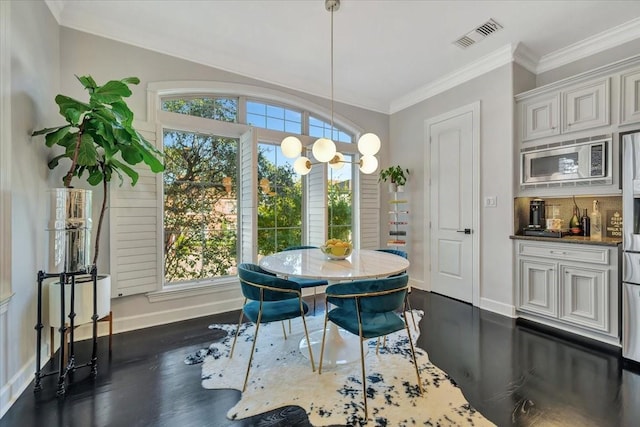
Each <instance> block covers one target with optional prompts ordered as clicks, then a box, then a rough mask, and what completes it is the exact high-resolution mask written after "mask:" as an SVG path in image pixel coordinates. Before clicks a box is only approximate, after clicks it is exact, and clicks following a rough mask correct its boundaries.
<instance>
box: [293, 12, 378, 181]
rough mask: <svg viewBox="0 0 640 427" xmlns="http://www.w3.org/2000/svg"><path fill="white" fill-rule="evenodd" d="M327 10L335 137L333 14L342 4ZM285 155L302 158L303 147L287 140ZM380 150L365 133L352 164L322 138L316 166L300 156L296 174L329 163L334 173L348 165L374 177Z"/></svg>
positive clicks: (315, 146)
mask: <svg viewBox="0 0 640 427" xmlns="http://www.w3.org/2000/svg"><path fill="white" fill-rule="evenodd" d="M324 4H325V8H326V9H327V11H329V12H331V133H333V130H334V128H333V12H335V11H337V10H338V9H340V0H325V3H324ZM280 149H281V150H282V154H283V155H284V156H285V157H287V158H290V159H293V158H295V157H298V156H300V155H301V154H302V143H301V142H300V140H299V139H298V138H296V137H295V136H287V137H286V138H284V139H283V140H282V142H281V143H280ZM379 150H380V138H378V136H377V135H376V134H373V133H365V134H364V135H362V136H361V137H360V138H359V139H358V151H359V152H360V154H361V156H360V160H359V161H358V162H348V161H346V160H345V157H344V155H343V154H342V153H338V152H337V150H336V144H335V143H334V142H333V141H332V140H331V139H329V138H319V139H318V140H316V141H315V142H314V143H313V146H312V148H311V152H312V153H313V158H314V159H315V160H316V163H311V160H310V159H309V158H307V157H305V156H300V157H298V158H297V159H296V161H295V162H294V163H293V168H294V170H295V171H296V172H297V173H299V174H300V175H306V174H308V173H309V172H311V166H312V165H313V164H318V163H329V166H330V167H331V168H333V169H341V168H342V167H343V166H344V164H345V163H357V164H359V165H360V172H362V173H365V174H371V173H373V172H375V171H376V169H377V168H378V159H377V158H376V157H375V155H376V153H377V152H378V151H379Z"/></svg>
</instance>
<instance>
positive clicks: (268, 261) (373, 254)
mask: <svg viewBox="0 0 640 427" xmlns="http://www.w3.org/2000/svg"><path fill="white" fill-rule="evenodd" d="M259 265H260V267H261V268H263V269H264V270H266V271H268V272H270V273H274V274H276V275H277V276H280V277H284V278H289V277H303V278H310V279H326V280H327V281H328V282H329V283H330V284H335V283H339V282H345V281H353V280H360V279H372V278H379V277H387V276H390V275H393V274H397V273H400V272H403V271H406V270H407V269H408V268H409V260H407V259H406V258H404V257H401V256H398V255H394V254H391V253H388V252H382V251H375V250H366V249H362V250H354V251H353V252H352V253H351V255H349V256H348V257H347V258H346V259H344V260H333V259H329V258H328V257H327V256H326V255H325V254H323V253H322V251H321V250H320V249H315V248H314V249H295V250H290V251H283V252H277V253H275V254H272V255H267V256H265V257H263V258H262V259H261V260H260V261H259ZM322 335H323V330H322V329H320V330H319V331H313V332H310V333H309V342H307V339H306V338H303V339H302V340H301V341H300V351H301V353H302V354H303V355H305V356H308V354H309V351H308V346H309V345H310V346H311V350H312V352H313V356H314V360H316V361H318V360H320V350H321V346H322ZM365 351H366V347H365ZM359 358H360V343H359V337H357V336H355V335H353V334H351V333H349V332H347V331H344V330H341V329H338V327H337V326H336V325H335V324H333V323H330V326H329V328H328V329H327V340H326V343H325V349H324V357H323V362H322V364H323V367H324V366H331V365H339V364H343V363H349V362H352V361H355V360H358V359H359Z"/></svg>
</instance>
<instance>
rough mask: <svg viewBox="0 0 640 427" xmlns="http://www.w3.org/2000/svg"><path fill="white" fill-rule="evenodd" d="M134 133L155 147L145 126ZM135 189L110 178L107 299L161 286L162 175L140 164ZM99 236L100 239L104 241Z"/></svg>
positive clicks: (138, 125)
mask: <svg viewBox="0 0 640 427" xmlns="http://www.w3.org/2000/svg"><path fill="white" fill-rule="evenodd" d="M134 126H135V127H136V129H137V130H138V131H139V132H140V133H141V134H142V136H144V137H145V138H146V139H147V141H149V142H150V143H151V144H154V145H155V146H156V147H157V146H158V144H157V142H156V132H155V129H153V127H152V126H150V125H149V124H148V123H146V122H144V123H136V124H135V125H134ZM135 170H136V171H137V172H138V173H139V174H140V177H139V179H138V182H137V184H136V185H135V187H132V186H131V181H130V180H129V179H128V178H127V177H125V179H124V183H123V184H122V186H120V185H119V184H120V182H119V179H118V178H117V177H114V179H113V180H112V181H111V184H110V187H109V209H108V210H107V215H108V216H109V237H108V238H109V241H110V268H109V271H110V274H111V296H112V297H119V296H127V295H133V294H139V293H146V292H151V291H155V290H157V289H160V287H161V285H162V282H163V280H164V279H163V271H162V266H163V256H164V249H163V244H162V236H163V235H164V230H163V228H162V209H163V207H162V199H161V197H159V196H160V194H161V193H162V174H155V173H153V172H151V170H150V169H149V167H148V166H147V165H146V164H144V163H140V164H139V165H136V167H135ZM105 238H106V236H104V235H103V237H102V238H101V239H105Z"/></svg>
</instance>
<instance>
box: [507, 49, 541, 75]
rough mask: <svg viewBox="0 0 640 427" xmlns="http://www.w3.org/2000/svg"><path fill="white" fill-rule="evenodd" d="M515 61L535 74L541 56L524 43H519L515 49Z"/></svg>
mask: <svg viewBox="0 0 640 427" xmlns="http://www.w3.org/2000/svg"><path fill="white" fill-rule="evenodd" d="M513 61H514V62H516V63H518V64H520V65H521V66H522V67H524V68H525V69H526V70H528V71H531V72H532V73H534V74H535V73H536V71H537V68H538V62H539V61H540V57H539V56H538V55H536V54H535V53H533V51H532V50H531V49H529V48H528V47H527V46H525V45H524V44H523V43H518V44H516V46H515V48H514V49H513Z"/></svg>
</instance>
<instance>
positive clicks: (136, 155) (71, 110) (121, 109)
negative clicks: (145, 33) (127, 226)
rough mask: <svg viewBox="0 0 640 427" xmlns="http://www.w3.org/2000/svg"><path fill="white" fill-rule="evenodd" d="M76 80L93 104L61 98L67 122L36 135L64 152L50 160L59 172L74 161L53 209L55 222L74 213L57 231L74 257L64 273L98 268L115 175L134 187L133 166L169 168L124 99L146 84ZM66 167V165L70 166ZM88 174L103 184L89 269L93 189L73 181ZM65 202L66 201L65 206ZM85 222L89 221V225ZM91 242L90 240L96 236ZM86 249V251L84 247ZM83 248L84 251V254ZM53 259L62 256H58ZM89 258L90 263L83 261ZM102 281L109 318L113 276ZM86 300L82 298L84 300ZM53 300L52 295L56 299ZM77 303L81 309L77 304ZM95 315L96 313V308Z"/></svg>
mask: <svg viewBox="0 0 640 427" xmlns="http://www.w3.org/2000/svg"><path fill="white" fill-rule="evenodd" d="M76 78H77V79H78V80H79V81H80V83H81V84H82V85H83V86H84V88H85V89H86V90H87V91H88V92H89V100H88V102H82V101H78V100H76V99H73V98H70V97H68V96H65V95H57V96H56V98H55V102H56V104H58V107H59V111H60V115H61V116H62V117H63V118H64V119H65V121H66V124H64V125H61V126H56V127H53V128H46V129H41V130H38V131H35V132H33V134H32V136H37V135H45V143H46V145H47V147H50V148H54V147H56V146H57V147H58V151H59V154H56V155H55V157H53V158H52V159H51V160H50V161H49V163H48V166H49V169H55V168H56V167H58V166H59V165H61V164H62V162H61V160H63V159H68V160H69V161H70V165H69V169H68V171H67V173H66V174H65V176H64V178H63V184H64V188H63V189H61V190H62V191H61V192H60V193H59V194H58V191H59V190H60V189H56V190H55V193H54V194H55V195H54V200H53V202H54V205H53V206H52V207H53V208H54V209H55V210H56V211H58V212H55V213H54V212H52V218H53V215H54V214H55V215H58V213H59V211H61V210H67V211H70V212H67V216H68V217H70V218H71V219H70V220H69V218H67V221H66V222H67V225H66V226H65V227H64V230H58V227H57V226H56V227H55V228H56V230H55V233H56V236H55V237H54V241H55V243H54V244H53V245H52V246H56V248H55V249H54V248H53V247H52V250H53V251H54V252H55V253H58V254H59V253H60V249H61V248H60V246H64V247H63V248H62V252H64V253H63V254H62V256H63V257H69V254H70V253H71V257H72V258H73V259H72V260H71V261H65V262H63V264H64V267H63V270H62V271H68V270H67V269H71V270H72V271H76V272H78V271H79V272H83V271H85V272H88V271H89V269H95V268H97V266H96V264H97V260H98V254H99V248H100V234H101V231H102V225H103V222H104V217H105V212H106V210H107V200H108V189H109V183H110V182H111V180H112V178H113V177H114V175H115V176H117V177H118V178H119V180H120V185H122V183H123V182H124V176H125V175H126V176H127V177H128V178H129V179H130V180H131V185H132V186H133V185H135V184H136V183H137V181H138V173H137V172H136V171H135V170H134V169H133V167H132V166H134V165H136V164H138V163H140V162H144V163H145V164H147V165H148V166H149V168H150V169H151V171H153V172H155V173H158V172H162V171H163V170H164V165H163V163H162V161H161V160H160V159H161V158H162V153H161V152H160V151H159V150H158V149H156V148H155V147H154V146H153V145H152V144H150V143H149V142H148V141H147V140H145V139H144V137H143V136H142V135H140V133H138V131H136V130H135V129H134V127H133V112H132V111H131V110H130V109H129V107H128V106H127V104H126V102H125V101H124V99H123V98H126V97H129V96H131V93H132V92H131V90H130V89H129V85H130V84H138V83H139V82H140V80H139V79H138V78H137V77H129V78H125V79H122V80H111V81H108V82H107V83H105V84H104V85H102V86H100V85H98V84H97V83H96V82H95V81H94V79H93V78H92V77H91V76H83V77H78V76H76ZM59 148H62V150H59ZM64 163H65V164H66V163H67V162H64ZM85 174H86V175H85ZM83 176H86V181H87V182H88V183H89V184H90V185H91V186H96V185H99V184H102V190H103V197H102V205H101V209H100V213H99V215H100V216H99V219H98V224H97V230H96V234H95V244H94V251H93V260H92V262H91V265H87V263H88V256H87V252H90V250H89V247H88V245H85V242H84V240H83V239H85V237H84V233H83V232H81V231H82V229H83V228H88V230H89V232H88V233H87V234H89V235H90V229H91V214H90V212H91V209H90V205H91V202H90V195H87V194H86V192H87V191H88V190H82V189H74V188H73V186H72V180H73V178H76V177H77V178H82V177H83ZM60 194H62V195H60ZM56 198H57V202H56V200H55V199H56ZM87 199H88V205H87V206H88V208H83V209H79V208H78V207H77V204H78V203H77V202H78V201H84V202H85V204H86V203H87ZM61 200H62V202H60V201H61ZM56 203H57V204H56ZM87 210H88V218H87V220H86V221H79V220H78V218H77V212H78V211H87ZM52 221H55V222H56V223H60V222H62V221H59V220H58V217H56V219H55V220H53V219H52ZM85 222H86V223H88V227H87V226H86V225H87V224H85ZM58 236H63V239H62V240H64V242H63V243H62V244H60V241H58ZM87 239H90V237H88V238H87ZM85 246H86V248H87V249H86V250H85V249H83V248H84V247H85ZM77 248H81V249H80V250H78V249H77ZM53 258H56V255H54V257H53ZM85 258H86V260H87V262H83V260H84V259H85ZM55 262H56V261H54V264H55ZM99 278H100V279H106V280H105V281H104V282H106V283H104V282H103V281H102V280H101V284H100V285H99V286H98V292H97V294H98V295H99V296H98V299H99V301H98V307H99V309H98V314H99V316H100V315H106V314H108V313H109V311H110V304H111V300H110V298H111V292H110V291H111V289H110V280H109V276H107V275H101V276H99ZM101 288H102V289H101ZM105 288H106V289H105ZM80 297H81V298H80V299H82V296H80ZM52 299H53V298H51V297H50V301H51V300H52ZM65 300H66V298H65ZM60 305H61V304H59V303H58V302H57V301H56V304H55V305H54V306H52V304H51V303H50V308H53V307H57V310H60V309H61V307H60ZM74 305H76V307H77V304H74ZM69 306H70V302H67V301H65V310H64V311H65V312H66V309H67V307H69ZM58 313H59V311H58ZM105 313H106V314H105ZM92 314H93V309H91V315H92ZM78 317H79V319H78V320H79V321H80V322H76V324H81V320H82V316H78ZM85 317H86V316H85ZM50 319H51V320H54V322H55V321H56V320H57V322H55V323H60V317H57V319H56V316H53V317H52V316H50ZM52 324H53V323H52Z"/></svg>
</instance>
